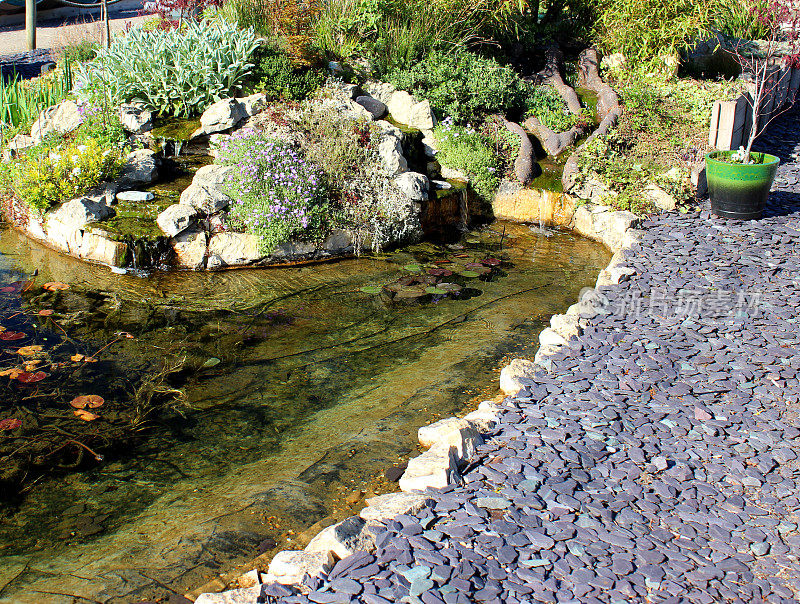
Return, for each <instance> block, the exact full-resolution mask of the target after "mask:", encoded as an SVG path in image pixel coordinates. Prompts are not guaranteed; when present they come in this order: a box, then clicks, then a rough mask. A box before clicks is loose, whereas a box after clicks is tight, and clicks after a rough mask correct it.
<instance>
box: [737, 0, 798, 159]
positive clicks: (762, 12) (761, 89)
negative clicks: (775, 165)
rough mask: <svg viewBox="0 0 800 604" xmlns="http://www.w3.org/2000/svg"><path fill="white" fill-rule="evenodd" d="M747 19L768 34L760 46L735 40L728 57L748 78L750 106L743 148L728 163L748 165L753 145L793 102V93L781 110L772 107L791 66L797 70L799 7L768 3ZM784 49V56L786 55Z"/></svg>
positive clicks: (784, 1)
mask: <svg viewBox="0 0 800 604" xmlns="http://www.w3.org/2000/svg"><path fill="white" fill-rule="evenodd" d="M751 16H752V18H753V19H754V20H756V21H757V22H758V23H759V24H761V26H762V27H763V29H764V30H765V31H767V32H768V35H767V37H766V39H765V40H763V41H762V43H761V44H754V43H752V42H748V41H744V40H739V41H737V42H736V43H734V44H733V47H732V50H731V52H732V54H733V56H734V58H735V59H736V62H737V63H739V65H740V66H741V68H742V72H743V73H744V74H745V75H746V76H747V77H749V78H750V87H751V91H750V94H748V95H745V98H746V99H747V103H748V105H749V106H750V121H751V125H750V131H749V132H748V133H747V145H746V146H743V148H742V150H741V151H740V152H739V153H738V154H735V155H734V156H732V157H731V160H732V161H736V162H739V163H744V164H749V163H751V157H750V153H751V150H752V148H753V142H754V141H755V140H756V138H758V136H759V135H760V134H762V133H763V132H764V130H766V128H767V127H768V126H769V124H770V123H771V122H772V120H774V119H775V118H776V117H777V116H779V115H781V114H782V113H784V112H785V111H787V110H788V109H789V108H791V107H792V106H793V105H794V103H795V102H796V100H797V90H795V91H794V92H793V93H791V97H788V96H787V98H786V100H785V103H784V104H783V106H782V107H774V103H775V101H774V97H775V96H776V95H778V96H779V95H780V94H781V90H782V89H784V88H788V87H789V84H790V82H789V80H790V79H791V77H792V69H790V68H791V67H800V47H799V46H798V43H799V42H800V6H798V4H797V2H794V1H793V0H771V1H770V2H769V3H768V4H766V5H756V6H755V7H754V8H753V9H752V11H751ZM787 50H788V53H787Z"/></svg>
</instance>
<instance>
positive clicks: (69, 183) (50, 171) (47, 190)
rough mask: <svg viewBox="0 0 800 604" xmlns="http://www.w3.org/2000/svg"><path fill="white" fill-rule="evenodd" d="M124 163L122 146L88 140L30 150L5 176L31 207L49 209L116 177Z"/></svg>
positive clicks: (9, 166) (21, 156)
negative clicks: (120, 148) (121, 152)
mask: <svg viewBox="0 0 800 604" xmlns="http://www.w3.org/2000/svg"><path fill="white" fill-rule="evenodd" d="M121 166H122V159H121V155H120V152H119V147H118V146H117V147H109V146H104V145H103V144H101V143H100V142H99V141H97V140H96V139H88V140H86V141H85V142H84V143H79V142H70V143H69V144H63V145H59V146H56V147H55V148H53V147H50V146H47V145H41V146H38V147H34V148H32V149H29V150H26V151H25V152H24V153H22V154H20V155H19V156H18V157H17V158H16V159H15V160H14V161H12V162H11V163H10V164H8V170H7V171H3V173H2V174H3V177H2V178H3V184H4V185H5V186H6V187H8V188H10V189H11V190H13V191H14V192H15V193H16V195H17V197H19V198H20V199H21V200H22V201H23V202H25V203H26V204H27V205H28V206H30V207H31V208H33V209H35V210H46V209H48V208H50V207H51V206H53V205H55V204H57V203H61V202H64V201H67V200H69V199H72V198H74V197H78V196H80V195H82V194H84V193H86V191H88V190H89V189H91V188H92V187H95V186H97V185H99V184H100V183H101V182H103V181H105V180H111V179H113V178H115V177H116V176H117V174H118V173H119V170H120V168H121Z"/></svg>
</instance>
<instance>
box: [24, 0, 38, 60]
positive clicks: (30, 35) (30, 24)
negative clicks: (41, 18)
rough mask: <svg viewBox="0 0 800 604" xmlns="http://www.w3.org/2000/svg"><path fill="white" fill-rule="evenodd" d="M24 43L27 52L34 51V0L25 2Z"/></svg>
mask: <svg viewBox="0 0 800 604" xmlns="http://www.w3.org/2000/svg"><path fill="white" fill-rule="evenodd" d="M25 42H26V44H27V46H28V50H35V49H36V0H25Z"/></svg>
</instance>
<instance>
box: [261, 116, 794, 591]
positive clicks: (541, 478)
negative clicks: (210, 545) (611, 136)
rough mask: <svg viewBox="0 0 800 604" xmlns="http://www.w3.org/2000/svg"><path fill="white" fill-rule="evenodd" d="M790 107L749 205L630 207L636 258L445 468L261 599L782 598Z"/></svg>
mask: <svg viewBox="0 0 800 604" xmlns="http://www.w3.org/2000/svg"><path fill="white" fill-rule="evenodd" d="M798 117H800V114H798V113H793V114H789V115H787V116H785V117H784V118H783V119H782V120H781V121H780V122H779V123H777V124H776V125H774V126H773V127H772V129H771V138H770V139H769V140H766V141H763V142H762V145H761V147H762V149H763V150H771V151H773V152H777V153H778V154H779V155H780V156H781V157H782V159H783V160H784V163H783V165H782V166H781V168H780V170H779V175H778V179H777V181H776V185H775V193H774V194H773V196H772V200H771V206H770V208H769V210H768V215H767V217H765V218H764V219H762V220H760V221H758V222H746V223H741V222H734V221H724V220H719V219H716V218H712V217H710V214H709V212H708V210H707V209H706V210H703V211H701V212H699V213H696V214H690V215H678V214H668V215H665V216H661V217H657V218H654V219H652V220H650V221H648V222H646V223H645V225H644V226H643V229H644V230H645V231H646V233H645V236H644V237H643V239H642V241H641V243H640V244H637V245H636V246H635V247H634V248H633V249H632V250H630V252H629V253H628V260H627V262H628V265H629V266H631V267H633V268H634V269H636V274H635V275H634V276H632V277H631V279H630V280H629V281H627V282H625V283H623V284H622V285H620V286H614V287H609V288H603V292H602V293H603V294H604V296H605V298H606V303H605V304H604V305H603V306H601V307H599V308H598V309H597V310H598V312H597V314H596V315H595V316H591V317H587V318H588V320H589V326H588V327H587V328H586V329H585V333H584V335H582V336H581V337H579V338H578V339H577V340H574V339H573V340H572V342H571V344H570V349H571V350H570V351H569V352H563V353H558V354H557V355H555V356H553V357H551V358H552V367H551V371H550V372H544V371H542V372H541V373H540V374H539V375H538V376H537V377H536V378H535V380H533V381H532V382H531V383H530V386H529V387H528V388H526V389H523V390H522V392H520V394H519V395H518V396H517V397H516V398H514V399H507V400H506V402H505V405H504V407H505V411H504V414H503V416H502V417H501V428H500V430H499V432H498V433H497V434H496V435H495V437H494V438H493V439H491V440H489V442H488V443H487V444H486V445H484V446H483V448H482V455H483V457H482V462H481V463H480V465H478V466H477V467H475V468H474V469H472V471H470V472H467V473H466V474H465V476H464V484H462V485H460V486H455V487H449V488H447V489H445V490H443V491H438V492H432V498H433V499H434V500H435V504H434V505H432V506H430V507H428V508H426V509H424V510H423V511H421V512H420V513H418V514H417V515H416V516H400V517H398V518H397V519H396V521H392V522H389V523H388V525H387V526H386V530H385V532H383V533H381V534H380V535H379V537H378V550H377V552H376V554H366V553H358V554H355V555H353V556H350V557H348V558H346V559H344V560H342V561H340V562H338V563H337V564H336V566H335V567H334V568H333V569H332V570H331V572H330V573H329V575H328V576H327V578H323V579H320V578H316V579H307V582H306V585H307V587H309V588H311V590H312V591H311V593H310V594H309V595H308V596H301V595H294V594H292V593H291V592H290V591H289V589H288V588H285V587H282V586H279V585H273V586H267V587H265V588H264V593H265V595H268V596H272V597H270V598H267V600H269V601H271V600H272V599H273V597H274V598H276V599H280V601H282V602H286V603H289V602H308V601H312V602H366V603H367V604H383V603H387V602H401V601H402V602H413V603H417V602H424V603H425V604H433V603H440V602H447V603H448V604H450V603H459V604H460V603H463V604H468V603H470V602H476V601H477V602H509V603H514V602H587V603H595V602H619V603H623V602H700V603H711V602H739V603H745V602H748V603H749V602H762V601H767V602H797V601H800V600H798V598H797V595H796V594H798V593H799V592H798V590H800V564H798V555H800V534H799V533H798V527H797V522H798V517H797V512H798V508H800V500H799V499H798V497H799V496H800V472H798V460H797V453H798V449H800V429H798V425H799V424H798V419H797V413H796V411H797V409H798V398H800V385H798V376H800V354H798V353H799V352H800V329H798V324H797V321H798V315H799V314H800V313H798V307H800V194H799V192H800V183H798V179H800V164H798V161H797V157H796V153H797V152H798V151H800V120H799V119H798ZM584 316H586V315H584ZM261 601H263V600H261Z"/></svg>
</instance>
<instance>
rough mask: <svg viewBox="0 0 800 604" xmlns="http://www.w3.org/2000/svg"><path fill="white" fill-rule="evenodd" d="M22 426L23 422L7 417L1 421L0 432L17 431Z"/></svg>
mask: <svg viewBox="0 0 800 604" xmlns="http://www.w3.org/2000/svg"><path fill="white" fill-rule="evenodd" d="M21 425H22V420H21V419H17V418H16V417H7V418H6V419H2V420H0V430H16V429H17V428H19V427H20V426H21Z"/></svg>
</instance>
